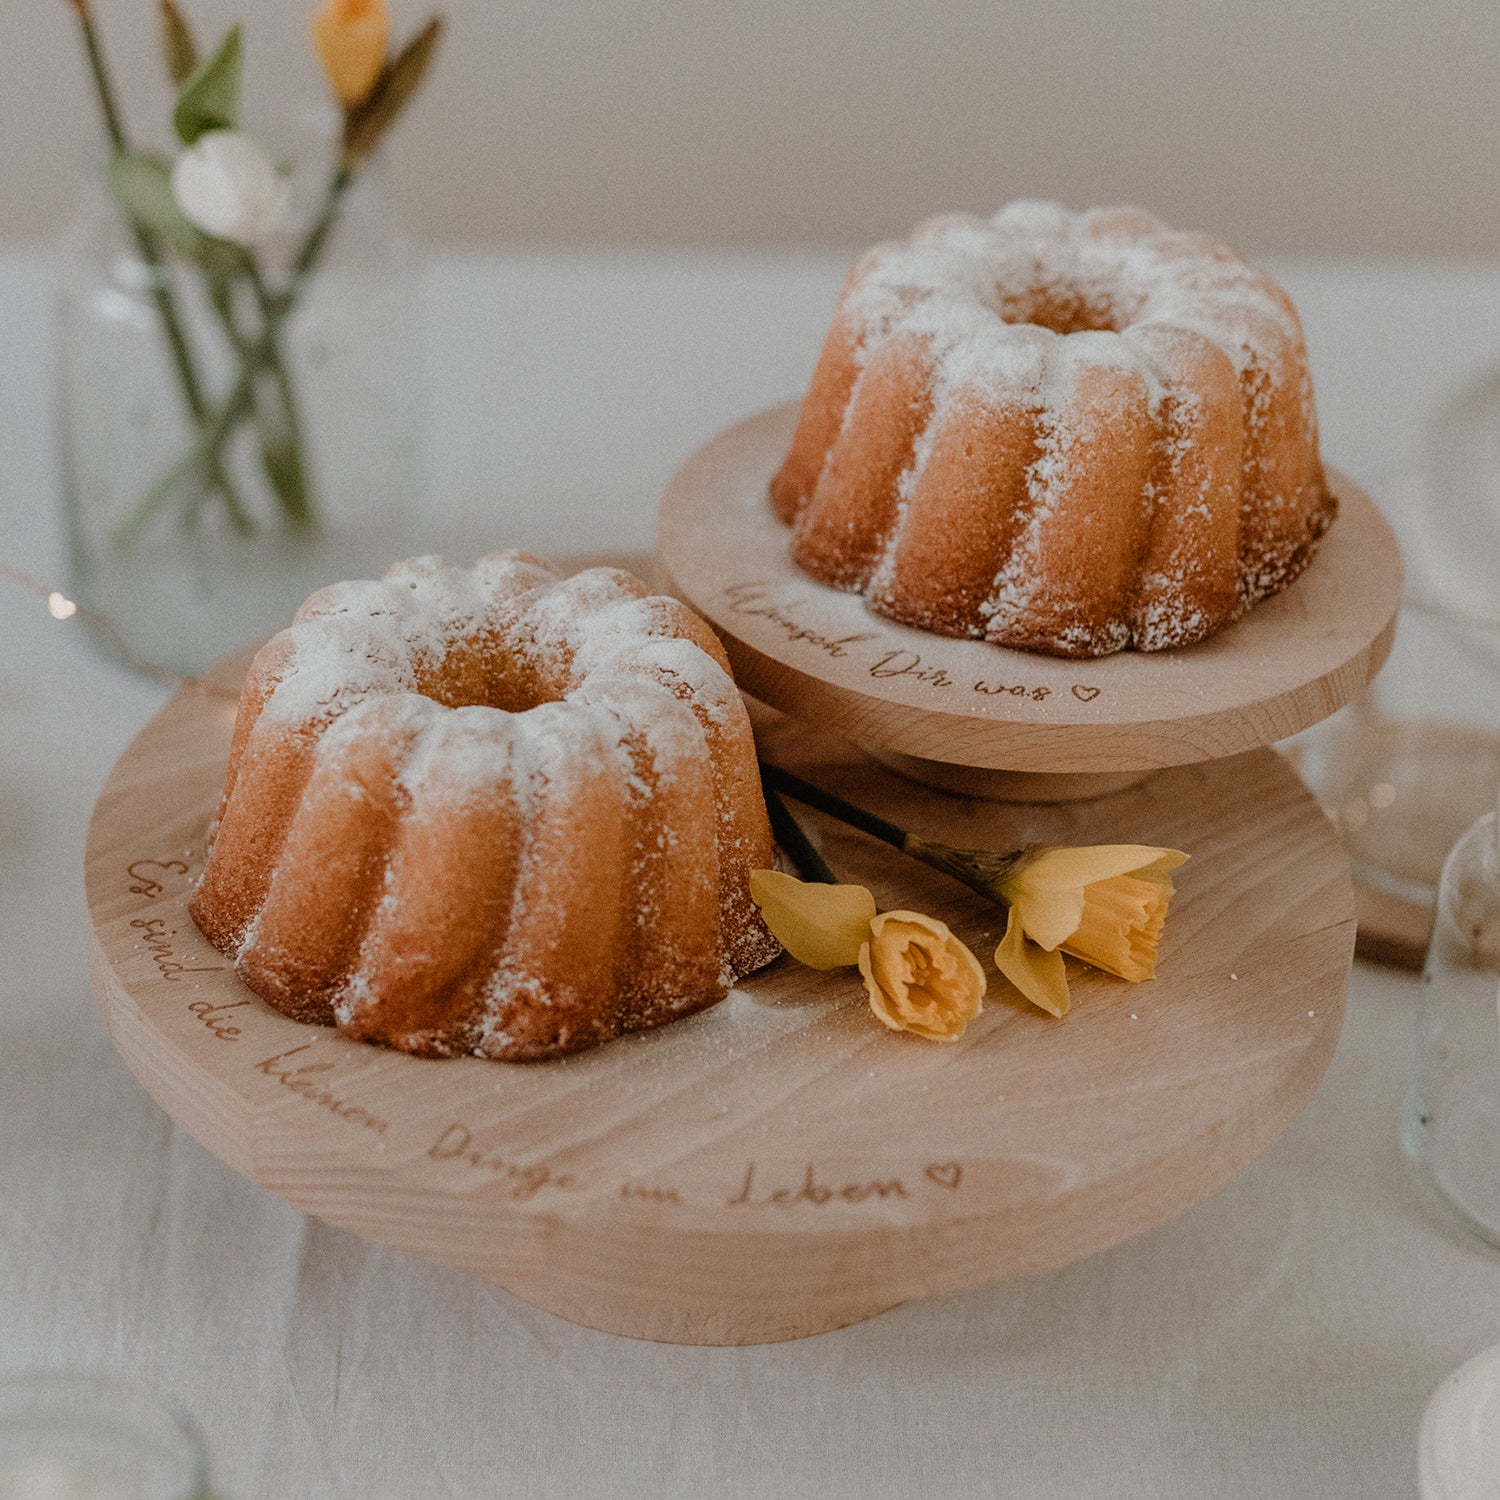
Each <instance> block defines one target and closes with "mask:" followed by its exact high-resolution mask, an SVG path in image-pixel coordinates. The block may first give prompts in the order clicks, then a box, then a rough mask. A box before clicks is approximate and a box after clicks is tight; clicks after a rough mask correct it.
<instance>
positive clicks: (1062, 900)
mask: <svg viewBox="0 0 1500 1500" xmlns="http://www.w3.org/2000/svg"><path fill="white" fill-rule="evenodd" d="M1083 892H1084V887H1083V886H1081V885H1079V886H1058V887H1056V888H1055V889H1051V890H1049V889H1045V888H1044V889H1041V890H1032V889H1025V890H1020V891H1017V892H1016V893H1015V896H1014V897H1013V899H1012V901H1011V907H1010V909H1011V911H1012V913H1014V914H1018V915H1019V917H1020V921H1021V926H1022V927H1024V928H1025V929H1026V936H1027V937H1029V938H1030V939H1031V941H1032V942H1033V943H1035V944H1036V945H1037V946H1038V947H1040V948H1045V949H1047V951H1048V952H1049V953H1050V952H1051V951H1052V950H1053V949H1055V948H1059V947H1061V946H1062V944H1064V943H1065V942H1067V940H1068V939H1069V938H1070V937H1072V936H1073V934H1074V933H1075V932H1077V931H1078V924H1079V923H1080V922H1081V921H1082V920H1083V901H1084V895H1083Z"/></svg>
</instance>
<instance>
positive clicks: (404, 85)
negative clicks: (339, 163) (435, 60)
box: [344, 16, 443, 161]
mask: <svg viewBox="0 0 1500 1500" xmlns="http://www.w3.org/2000/svg"><path fill="white" fill-rule="evenodd" d="M442 30H443V23H442V20H441V19H440V18H439V17H437V16H434V17H433V18H432V19H431V20H430V21H429V22H428V23H427V24H426V25H425V26H424V27H423V28H422V29H421V30H420V31H419V32H417V34H416V35H415V36H414V37H412V38H411V40H410V41H409V42H407V44H406V45H405V46H404V47H403V48H402V49H401V50H400V51H399V52H398V53H397V54H396V56H395V58H394V59H393V60H392V61H391V62H390V63H389V64H388V65H387V66H386V68H385V70H384V72H382V73H381V75H380V77H379V79H378V80H377V81H376V83H375V87H374V88H373V89H371V91H370V96H369V98H368V99H366V100H365V102H364V103H363V104H361V105H359V106H358V107H357V108H355V109H352V110H350V111H349V113H348V115H346V116H345V119H344V154H345V156H347V157H349V158H350V159H351V160H353V161H360V160H362V159H363V158H365V157H367V156H369V155H370V153H371V152H372V151H374V149H375V148H376V147H377V146H378V145H379V144H380V140H381V137H382V136H383V135H384V134H385V133H386V131H387V130H389V129H390V128H391V126H392V125H393V124H394V123H395V121H396V117H397V116H398V115H399V114H400V113H401V111H402V110H404V109H405V108H406V106H407V104H408V103H409V102H410V101H411V97H412V95H413V94H415V93H416V91H417V89H418V87H419V86H420V84H421V82H422V79H423V77H424V76H425V75H426V73H427V67H428V64H429V63H431V61H432V54H433V53H434V52H435V51H436V50H437V44H438V38H439V37H440V36H441V35H442Z"/></svg>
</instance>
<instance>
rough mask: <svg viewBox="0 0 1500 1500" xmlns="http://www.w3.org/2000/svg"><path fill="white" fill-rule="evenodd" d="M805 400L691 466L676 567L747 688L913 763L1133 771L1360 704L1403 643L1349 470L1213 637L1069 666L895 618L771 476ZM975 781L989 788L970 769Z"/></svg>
mask: <svg viewBox="0 0 1500 1500" xmlns="http://www.w3.org/2000/svg"><path fill="white" fill-rule="evenodd" d="M796 413H797V406H796V403H792V404H790V405H786V406H779V407H774V408H772V409H771V410H769V411H765V412H762V413H760V414H759V415H758V416H755V417H751V418H750V419H749V420H747V421H745V422H742V423H740V424H739V425H738V426H736V427H732V428H730V429H728V430H727V431H725V432H723V433H720V434H719V436H718V437H716V438H714V439H712V440H711V441H710V442H709V443H707V444H706V445H705V446H704V447H702V448H701V449H699V450H698V452H697V453H695V454H694V455H693V456H692V457H691V458H689V459H688V460H687V462H686V463H684V464H683V466H682V467H681V468H680V469H679V470H678V472H677V474H676V475H675V476H674V478H673V480H672V482H671V484H670V485H669V487H668V489H667V492H666V494H665V495H664V496H663V498H662V503H661V509H660V513H659V516H658V523H657V545H658V549H659V551H660V554H661V558H662V562H663V564H664V566H665V567H666V569H667V572H668V575H669V576H670V577H671V579H672V580H673V581H674V585H675V590H676V592H678V593H679V594H680V595H681V597H682V598H683V599H685V600H686V601H687V602H688V603H690V604H691V605H693V607H694V608H695V609H697V610H698V611H699V612H700V613H701V614H703V615H705V616H706V617H707V618H708V619H709V620H710V621H711V622H712V623H713V626H714V628H715V629H716V630H717V631H718V632H719V635H720V636H721V638H722V639H723V641H724V644H725V647H726V649H727V650H728V652H729V656H730V660H731V661H732V663H733V665H734V670H735V676H736V678H737V680H738V681H739V683H740V686H741V687H742V688H743V689H744V690H745V691H746V692H748V693H752V694H753V695H754V696H755V697H757V698H759V699H761V701H762V702H765V703H769V704H771V705H772V706H774V707H776V708H778V709H781V710H782V711H783V712H785V713H789V714H793V715H795V716H796V717H798V718H801V719H805V720H807V721H809V722H813V723H818V724H822V725H825V726H826V727H827V728H829V729H831V730H834V731H836V732H838V733H840V734H844V735H847V736H848V737H849V738H850V739H852V740H854V741H856V742H857V743H859V744H861V745H866V746H871V747H876V748H879V749H880V750H881V751H882V752H884V753H886V754H887V755H889V754H892V753H894V754H897V755H900V756H904V757H908V758H909V759H907V760H905V761H903V762H901V764H902V766H903V769H905V770H906V771H907V772H908V773H909V774H912V775H915V776H917V777H919V778H922V777H923V776H924V775H926V776H927V779H931V780H934V781H937V782H939V783H942V782H944V781H946V782H947V784H948V785H949V786H950V787H951V786H952V785H953V777H952V771H951V768H952V767H955V766H962V767H971V768H972V767H979V768H985V769H995V770H1004V771H1009V772H1021V773H1034V774H1040V775H1043V776H1048V777H1054V778H1055V777H1056V776H1057V775H1059V774H1060V773H1061V774H1090V775H1095V776H1103V777H1107V778H1112V779H1113V783H1114V784H1115V785H1118V783H1119V781H1120V779H1121V778H1122V776H1124V775H1127V774H1129V773H1135V774H1137V775H1139V774H1141V773H1144V772H1147V771H1151V770H1156V769H1159V768H1161V767H1165V766H1175V765H1186V764H1191V763H1194V762H1198V761H1204V760H1214V759H1219V758H1221V757H1224V756H1228V755H1237V754H1240V753H1241V752H1243V751H1246V750H1253V749H1256V748H1258V747H1259V746H1262V745H1269V744H1272V743H1274V742H1275V741H1276V740H1280V739H1285V738H1286V737H1287V736H1288V735H1291V734H1294V733H1296V732H1297V731H1298V730H1300V729H1305V728H1306V727H1307V726H1308V725H1309V724H1314V723H1317V722H1318V721H1319V720H1321V719H1324V718H1326V717H1327V716H1328V715H1329V714H1331V713H1333V712H1334V711H1335V710H1336V709H1338V708H1340V707H1342V706H1343V704H1345V703H1347V702H1348V701H1349V700H1350V698H1352V697H1353V696H1354V694H1355V693H1356V692H1358V691H1359V689H1361V688H1362V687H1364V686H1365V685H1366V684H1367V683H1368V682H1369V681H1370V680H1371V678H1373V677H1374V675H1375V673H1376V672H1377V671H1379V669H1380V666H1381V664H1382V663H1383V662H1384V661H1385V658H1386V656H1387V655H1388V654H1389V651H1390V647H1391V642H1392V640H1393V639H1394V635H1395V624H1396V611H1397V608H1398V606H1399V603H1400V598H1401V555H1400V551H1399V549H1398V547H1397V545H1396V540H1395V537H1394V535H1393V534H1392V532H1391V529H1390V527H1389V525H1387V523H1386V521H1385V519H1384V517H1382V516H1381V514H1380V512H1379V511H1378V510H1377V509H1376V508H1375V506H1374V504H1373V503H1372V502H1371V501H1370V500H1369V498H1368V497H1367V496H1366V495H1365V494H1364V493H1363V492H1362V491H1361V490H1359V489H1358V488H1357V487H1356V486H1355V485H1354V484H1352V483H1351V482H1350V481H1349V480H1348V479H1346V478H1344V477H1343V476H1341V475H1339V474H1337V473H1330V475H1329V480H1330V483H1331V485H1332V487H1333V488H1334V490H1335V492H1336V493H1337V495H1338V497H1339V502H1340V514H1339V518H1338V520H1337V522H1336V523H1335V524H1334V526H1333V528H1332V530H1331V531H1330V532H1329V533H1328V535H1327V536H1326V537H1325V538H1324V539H1323V541H1322V543H1321V544H1320V547H1319V550H1318V554H1317V556H1316V557H1315V558H1314V560H1313V562H1312V564H1311V565H1310V566H1309V567H1308V569H1307V571H1306V572H1305V573H1304V574H1303V575H1302V577H1301V578H1299V579H1298V580H1297V581H1296V582H1295V583H1293V584H1292V585H1291V586H1290V587H1289V588H1287V589H1286V590H1284V591H1283V592H1282V593H1280V594H1278V595H1276V596H1275V597H1274V598H1272V599H1268V600H1266V601H1265V602H1264V603H1262V604H1259V605H1257V606H1256V608H1255V609H1253V610H1252V611H1251V612H1250V613H1249V614H1248V615H1247V616H1246V617H1245V618H1244V619H1243V620H1241V621H1240V622H1239V623H1238V624H1236V625H1234V626H1231V627H1230V628H1229V629H1228V630H1225V631H1223V632H1222V633H1221V634H1219V635H1217V636H1215V637H1213V638H1212V639H1211V640H1207V641H1204V642H1202V643H1200V644H1199V645H1196V646H1191V647H1187V648H1185V649H1183V650H1178V651H1158V652H1150V653H1146V652H1138V651H1122V652H1119V653H1117V654H1116V655H1114V656H1108V657H1103V658H1100V659H1098V660H1094V661H1070V660H1063V659H1060V658H1057V657H1049V656H1040V655H1037V654H1035V653H1032V652H1023V651H1012V650H1009V649H1007V648H1005V647H1001V646H994V645H991V644H990V643H988V642H986V641H973V640H953V639H951V638H948V637H944V636H938V635H933V634H932V633H931V632H928V631H922V630H915V629H913V628H911V627H910V626H905V625H898V624H896V623H894V622H893V621H890V620H886V619H884V618H882V617H881V616H879V615H875V614H872V613H871V612H870V611H869V610H867V609H866V608H865V605H864V601H863V599H862V598H861V597H860V596H859V595H858V594H848V593H842V592H840V591H838V590H835V589H831V588H828V587H827V586H826V585H824V584H821V583H819V582H818V581H817V580H815V579H813V578H811V577H809V576H808V575H807V574H805V573H803V572H802V571H801V570H800V569H799V568H798V567H797V566H796V564H795V563H794V562H793V561H792V558H791V551H790V546H789V537H790V532H789V531H788V529H787V528H786V527H785V526H783V525H782V524H781V523H780V522H779V521H778V520H777V519H776V517H775V515H774V514H773V513H772V511H771V508H770V505H769V503H768V501H767V499H766V485H767V482H768V480H769V478H770V476H771V474H772V473H773V472H774V471H775V469H776V466H777V464H778V463H779V462H780V461H781V458H782V456H783V455H784V454H785V452H786V448H787V445H788V443H789V442H790V440H791V431H792V426H793V423H794V421H795V418H796ZM922 762H927V763H929V767H930V768H931V769H930V773H929V768H928V767H924V766H923V765H922ZM1109 785H1110V784H1109V783H1108V782H1105V783H1101V784H1100V786H1101V789H1104V790H1107V789H1109ZM1019 786H1020V789H1021V795H1022V796H1023V797H1024V796H1026V784H1025V783H1024V782H1023V783H1020V784H1019ZM994 787H995V792H996V794H997V795H1010V793H1009V792H1008V791H1007V789H1006V784H1005V783H1004V782H1000V783H995V784H994ZM964 789H965V790H968V791H970V792H971V793H972V792H977V791H980V790H982V785H981V783H979V782H978V781H976V780H975V779H974V778H972V777H971V778H969V779H968V781H967V782H965V783H964ZM1055 793H1056V787H1055V785H1054V786H1053V787H1052V788H1051V790H1050V792H1049V791H1048V789H1047V788H1046V787H1045V786H1044V787H1043V788H1042V789H1041V795H1043V796H1047V795H1053V794H1055Z"/></svg>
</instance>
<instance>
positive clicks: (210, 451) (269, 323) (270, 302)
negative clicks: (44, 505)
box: [115, 160, 357, 547]
mask: <svg viewBox="0 0 1500 1500" xmlns="http://www.w3.org/2000/svg"><path fill="white" fill-rule="evenodd" d="M356 175H357V168H356V166H354V165H353V163H351V162H347V160H345V162H341V163H339V166H338V169H336V171H335V174H333V177H332V178H330V180H329V187H327V190H326V193H324V199H323V208H321V211H320V213H318V217H317V220H315V222H314V225H312V228H311V229H309V231H308V237H306V240H303V243H302V249H299V252H297V255H296V257H294V258H293V263H291V273H290V276H288V279H287V285H285V288H282V290H281V291H275V293H273V291H272V290H270V288H269V287H266V284H264V279H261V290H263V291H264V299H261V297H260V296H258V299H257V300H258V302H260V306H261V311H263V318H264V323H263V326H261V335H260V339H257V341H255V344H254V345H252V347H251V348H249V351H248V353H242V356H240V374H239V377H237V380H236V383H234V386H233V387H231V390H229V395H228V396H226V398H225V401H223V405H222V407H220V408H219V410H217V413H216V414H214V416H213V419H211V422H210V423H208V425H207V426H205V428H204V434H202V438H201V441H199V443H198V444H196V446H195V447H193V450H192V453H189V455H187V456H186V459H184V460H181V462H178V463H175V465H174V466H172V469H171V471H169V472H168V474H165V475H163V477H162V478H160V480H159V481H157V484H156V486H154V487H153V489H151V492H150V493H148V495H147V496H145V499H144V501H142V502H141V505H139V507H138V508H136V510H135V513H133V514H132V516H130V517H129V519H127V520H126V523H124V525H123V526H121V528H120V529H118V531H117V532H115V544H117V546H121V547H123V546H129V544H130V543H132V541H133V540H135V537H138V535H139V532H141V531H142V528H144V525H145V522H147V520H150V517H151V516H153V514H154V513H156V510H159V508H160V505H162V504H163V502H165V499H166V498H168V496H169V495H171V493H172V490H174V489H175V487H177V486H178V484H180V483H181V481H183V478H184V477H186V475H187V474H190V472H192V471H193V468H195V466H196V465H199V463H202V465H222V462H223V460H222V453H220V450H222V447H223V444H225V441H226V440H228V437H229V434H231V432H233V431H234V428H236V426H237V425H239V423H240V422H242V420H243V419H245V417H248V416H249V414H251V413H252V411H254V398H255V375H257V372H258V371H260V369H261V368H263V366H269V365H272V363H273V362H275V363H276V365H279V366H281V368H282V371H285V362H284V360H282V359H281V354H279V345H278V335H279V332H281V326H282V323H284V321H285V320H287V318H288V317H290V314H291V311H293V309H294V308H296V305H297V296H299V293H300V291H302V285H303V282H305V281H306V279H308V276H311V275H312V272H314V270H315V269H317V266H318V261H320V258H321V257H323V251H324V248H326V246H327V242H329V236H330V233H332V231H333V226H335V223H336V222H338V216H339V210H341V207H342V204H344V198H345V196H347V193H348V190H350V187H351V186H353V184H354V178H356ZM282 390H284V392H285V393H287V395H290V393H291V386H290V381H288V383H287V386H284V387H282ZM288 411H290V414H291V416H293V420H294V422H296V416H294V408H288ZM288 519H290V520H291V522H293V525H294V526H297V528H300V529H311V528H312V526H314V525H315V519H314V514H312V510H311V505H303V507H302V508H296V507H293V508H290V510H288Z"/></svg>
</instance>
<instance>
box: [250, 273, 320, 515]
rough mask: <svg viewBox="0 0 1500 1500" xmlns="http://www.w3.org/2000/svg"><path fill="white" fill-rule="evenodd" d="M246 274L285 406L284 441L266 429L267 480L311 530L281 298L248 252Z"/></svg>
mask: <svg viewBox="0 0 1500 1500" xmlns="http://www.w3.org/2000/svg"><path fill="white" fill-rule="evenodd" d="M245 274H246V276H247V277H248V279H249V282H250V288H251V290H252V291H253V292H254V293H255V301H256V305H257V306H258V307H259V308H260V315H261V320H262V326H263V327H264V328H266V329H267V330H268V338H267V347H268V351H269V354H270V358H269V360H268V361H267V366H268V368H269V370H270V374H271V378H272V379H273V380H274V381H275V383H276V393H277V398H278V400H279V402H280V405H281V418H282V428H283V431H282V433H281V434H280V435H279V437H280V441H276V442H272V441H271V440H270V438H271V435H270V434H268V433H267V432H266V431H265V430H264V427H262V431H261V458H262V460H263V462H264V465H265V469H266V477H267V478H268V479H269V480H270V481H271V484H272V485H273V487H274V488H275V490H276V494H277V497H278V498H279V499H280V501H281V504H282V507H283V509H284V510H285V511H286V513H287V518H288V519H289V520H290V521H291V522H292V524H293V525H294V526H298V527H311V526H314V525H315V524H316V516H315V515H314V511H313V501H312V487H311V485H310V484H309V482H308V477H307V460H306V456H305V455H306V445H305V443H304V441H303V436H302V433H303V427H302V414H301V410H300V407H299V403H298V401H297V392H296V388H295V386H294V385H293V383H292V372H291V367H290V366H289V365H288V364H287V362H286V359H285V357H284V356H283V354H282V349H281V341H280V337H279V320H278V318H277V316H276V309H277V306H278V303H277V299H276V297H275V296H274V294H273V293H272V291H271V289H270V288H269V287H268V286H267V285H266V281H265V277H264V276H262V275H261V271H260V266H259V264H258V263H257V261H256V259H255V257H254V256H253V255H251V254H249V253H248V252H247V253H246V256H245Z"/></svg>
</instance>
